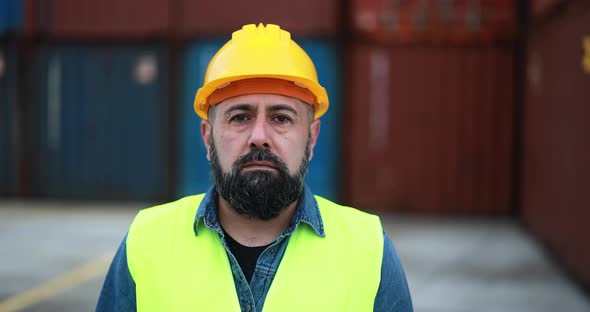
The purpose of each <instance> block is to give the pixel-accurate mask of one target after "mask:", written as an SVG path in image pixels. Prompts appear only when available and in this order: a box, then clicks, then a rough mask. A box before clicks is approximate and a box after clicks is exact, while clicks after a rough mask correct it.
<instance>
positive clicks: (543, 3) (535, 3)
mask: <svg viewBox="0 0 590 312" xmlns="http://www.w3.org/2000/svg"><path fill="white" fill-rule="evenodd" d="M574 1H577V0H574ZM582 1H584V0H582ZM566 2H567V0H530V1H529V6H530V15H531V17H532V18H533V20H534V21H538V20H541V19H543V18H545V17H547V16H549V15H550V14H551V13H552V12H553V11H555V9H556V8H557V7H558V6H559V5H562V4H564V3H566Z"/></svg>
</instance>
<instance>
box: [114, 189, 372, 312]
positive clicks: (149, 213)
mask: <svg viewBox="0 0 590 312" xmlns="http://www.w3.org/2000/svg"><path fill="white" fill-rule="evenodd" d="M202 199H203V195H202V194H201V195H195V196H189V197H185V198H183V199H180V200H178V201H176V202H172V203H169V204H165V205H162V206H156V207H152V208H149V209H145V210H142V211H141V212H140V213H139V214H138V215H137V217H136V218H135V220H134V221H133V224H132V225H131V227H130V229H129V233H128V236H127V242H126V244H127V245H126V247H127V264H128V267H129V271H130V273H131V276H132V277H133V280H134V281H135V285H136V288H135V290H136V302H137V310H138V311H140V312H141V311H167V312H169V311H207V312H209V311H213V312H215V311H223V312H225V311H241V308H240V304H239V302H238V297H237V293H236V288H235V284H234V279H233V275H232V271H231V267H230V263H229V259H228V255H227V253H226V251H225V248H224V247H223V245H222V242H221V239H220V237H219V234H218V233H217V232H215V231H212V230H210V229H209V228H207V227H206V226H200V227H199V229H198V231H197V234H196V235H195V232H194V228H193V226H196V225H194V220H195V214H196V211H197V208H198V206H199V203H200V202H201V200H202ZM316 200H317V203H318V205H319V208H320V213H321V216H322V221H323V225H324V230H325V233H326V236H325V237H320V236H319V235H317V234H316V233H315V232H314V231H313V229H312V228H311V227H310V226H308V225H307V224H305V223H301V224H299V226H298V227H297V228H296V230H295V231H294V232H293V234H292V235H291V237H290V238H289V241H288V244H287V247H286V250H285V254H284V256H283V258H282V260H281V263H280V265H279V268H278V271H277V273H276V275H275V277H274V280H273V281H272V284H271V286H270V289H269V292H268V295H267V297H266V300H265V302H264V306H263V311H264V312H273V311H280V312H285V311H305V312H311V311H322V312H326V311H338V312H341V311H355V312H358V311H373V303H374V300H375V297H376V295H377V290H378V288H379V283H380V279H381V262H382V259H383V230H382V227H381V222H380V220H379V218H378V217H377V216H374V215H370V214H367V213H364V212H361V211H359V210H356V209H353V208H350V207H344V206H340V205H337V204H335V203H333V202H330V201H328V200H326V199H323V198H321V197H318V196H316Z"/></svg>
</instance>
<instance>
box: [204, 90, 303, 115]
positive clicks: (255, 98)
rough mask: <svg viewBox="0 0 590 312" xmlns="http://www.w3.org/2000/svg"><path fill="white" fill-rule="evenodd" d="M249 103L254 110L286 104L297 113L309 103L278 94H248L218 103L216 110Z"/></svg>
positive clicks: (301, 111)
mask: <svg viewBox="0 0 590 312" xmlns="http://www.w3.org/2000/svg"><path fill="white" fill-rule="evenodd" d="M242 104H248V105H249V106H250V107H251V108H252V109H253V110H256V111H260V110H265V109H268V108H272V107H273V106H275V105H286V106H289V107H290V108H292V109H294V110H295V111H296V112H297V114H303V113H304V112H305V110H306V109H307V107H306V106H307V104H305V103H303V102H302V101H300V100H298V99H295V98H292V97H288V96H284V95H278V94H246V95H240V96H236V97H232V98H230V99H227V100H225V101H223V102H221V103H219V104H217V105H215V107H216V110H218V111H221V112H223V111H225V110H227V109H229V108H232V107H234V106H236V105H242Z"/></svg>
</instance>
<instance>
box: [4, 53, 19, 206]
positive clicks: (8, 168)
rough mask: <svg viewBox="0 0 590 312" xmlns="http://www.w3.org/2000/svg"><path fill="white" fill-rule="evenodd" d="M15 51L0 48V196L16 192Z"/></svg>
mask: <svg viewBox="0 0 590 312" xmlns="http://www.w3.org/2000/svg"><path fill="white" fill-rule="evenodd" d="M16 65H17V64H16V51H15V49H14V47H13V46H0V195H14V193H15V192H16V184H17V183H16V177H17V172H16V171H17V169H16V159H17V157H16V150H17V147H16V134H17V131H16V130H17V129H16V127H17V125H16V114H15V113H16V90H17V86H16V81H17V70H16Z"/></svg>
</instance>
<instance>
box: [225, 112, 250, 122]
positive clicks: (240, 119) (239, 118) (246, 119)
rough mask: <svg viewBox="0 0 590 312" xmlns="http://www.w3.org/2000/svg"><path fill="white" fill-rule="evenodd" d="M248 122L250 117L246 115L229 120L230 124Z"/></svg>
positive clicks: (235, 116)
mask: <svg viewBox="0 0 590 312" xmlns="http://www.w3.org/2000/svg"><path fill="white" fill-rule="evenodd" d="M248 120H250V117H249V116H248V115H246V114H237V115H234V116H232V117H231V118H230V119H229V121H230V122H245V121H248Z"/></svg>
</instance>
